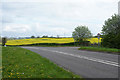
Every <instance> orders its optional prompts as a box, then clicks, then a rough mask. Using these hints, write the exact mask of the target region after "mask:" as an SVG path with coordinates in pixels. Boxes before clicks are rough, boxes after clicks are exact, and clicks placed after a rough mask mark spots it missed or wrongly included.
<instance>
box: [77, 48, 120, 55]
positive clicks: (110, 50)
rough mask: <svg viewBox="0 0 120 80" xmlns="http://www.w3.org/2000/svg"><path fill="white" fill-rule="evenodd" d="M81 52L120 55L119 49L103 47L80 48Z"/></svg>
mask: <svg viewBox="0 0 120 80" xmlns="http://www.w3.org/2000/svg"><path fill="white" fill-rule="evenodd" d="M79 50H90V51H99V52H109V53H117V54H120V50H119V49H114V48H103V47H80V48H79Z"/></svg>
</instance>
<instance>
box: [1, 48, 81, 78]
mask: <svg viewBox="0 0 120 80" xmlns="http://www.w3.org/2000/svg"><path fill="white" fill-rule="evenodd" d="M2 51H3V53H2V77H3V78H80V76H78V75H75V74H73V73H72V72H69V71H67V70H64V69H62V68H61V67H59V66H57V65H56V64H54V63H53V62H51V61H49V60H47V59H46V58H43V57H41V56H40V55H39V54H37V53H34V52H32V51H29V50H26V49H23V48H20V47H3V48H2Z"/></svg>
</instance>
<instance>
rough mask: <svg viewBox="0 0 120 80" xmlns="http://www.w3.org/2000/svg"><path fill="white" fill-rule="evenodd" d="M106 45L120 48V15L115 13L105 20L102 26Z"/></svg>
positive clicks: (104, 44)
mask: <svg viewBox="0 0 120 80" xmlns="http://www.w3.org/2000/svg"><path fill="white" fill-rule="evenodd" d="M102 33H103V34H104V36H103V39H102V45H103V46H104V47H111V48H120V16H118V15H116V14H115V15H113V16H112V17H111V18H109V19H108V20H106V21H105V24H104V25H103V28H102Z"/></svg>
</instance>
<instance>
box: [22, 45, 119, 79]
mask: <svg viewBox="0 0 120 80" xmlns="http://www.w3.org/2000/svg"><path fill="white" fill-rule="evenodd" d="M22 48H25V49H29V50H31V51H33V52H36V53H38V54H40V55H41V56H43V57H46V58H47V59H49V60H51V61H52V62H54V63H55V64H57V65H59V66H61V67H63V68H65V69H67V70H69V71H71V72H73V73H75V74H78V75H80V76H82V77H84V78H118V67H120V65H119V64H118V55H113V54H108V53H102V52H92V51H83V50H78V47H22Z"/></svg>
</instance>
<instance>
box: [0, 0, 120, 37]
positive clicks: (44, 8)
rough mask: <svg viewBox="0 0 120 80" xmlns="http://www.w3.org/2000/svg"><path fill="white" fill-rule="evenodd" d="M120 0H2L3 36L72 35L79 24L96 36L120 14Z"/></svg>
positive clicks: (0, 8)
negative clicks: (105, 22) (119, 6)
mask: <svg viewBox="0 0 120 80" xmlns="http://www.w3.org/2000/svg"><path fill="white" fill-rule="evenodd" d="M118 1H119V0H2V2H1V4H0V17H1V19H0V23H1V24H0V25H1V26H2V27H0V30H2V31H1V32H2V33H1V35H2V36H4V37H30V36H32V35H34V36H40V37H42V36H43V35H47V36H54V37H56V36H57V35H59V36H60V37H71V36H72V32H73V31H74V29H75V28H76V27H77V26H81V25H82V26H87V27H88V28H89V30H90V31H91V32H92V34H93V35H97V33H100V32H101V30H102V26H103V25H104V21H105V20H107V19H108V18H110V17H111V16H112V15H114V14H118Z"/></svg>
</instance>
